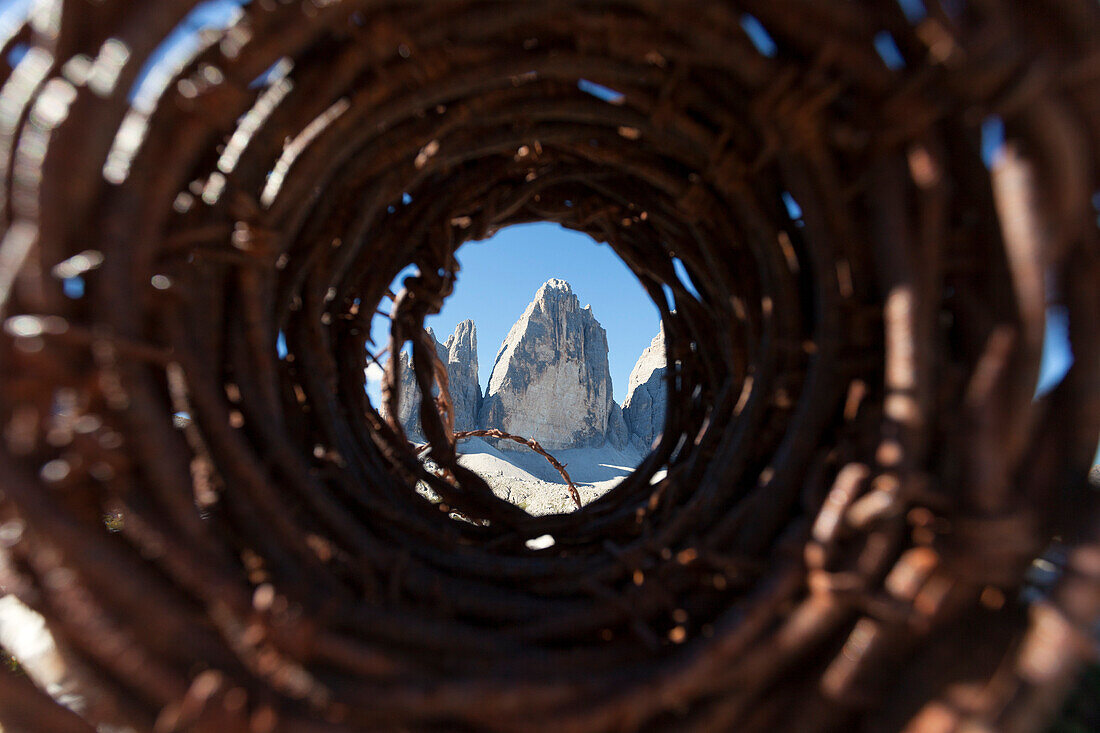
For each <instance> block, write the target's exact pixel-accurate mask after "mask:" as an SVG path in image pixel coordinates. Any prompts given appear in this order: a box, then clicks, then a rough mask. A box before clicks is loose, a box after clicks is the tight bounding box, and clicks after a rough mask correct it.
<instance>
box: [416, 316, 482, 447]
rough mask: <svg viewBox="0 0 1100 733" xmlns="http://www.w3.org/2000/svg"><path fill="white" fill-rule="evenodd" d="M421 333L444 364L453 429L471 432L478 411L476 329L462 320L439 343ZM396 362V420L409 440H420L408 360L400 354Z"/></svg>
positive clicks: (430, 332)
mask: <svg viewBox="0 0 1100 733" xmlns="http://www.w3.org/2000/svg"><path fill="white" fill-rule="evenodd" d="M424 330H426V331H427V332H428V334H429V335H431V337H432V341H433V342H434V343H435V351H436V353H437V354H438V355H439V359H440V361H442V362H443V363H444V364H446V365H447V378H448V379H449V380H450V391H451V401H452V402H453V403H454V410H455V430H475V429H476V428H477V415H478V410H480V408H481V385H480V384H479V383H478V379H477V329H476V328H475V327H474V322H473V321H471V320H465V321H463V322H462V323H459V324H458V326H457V327H456V328H455V332H454V333H453V334H451V335H450V336H448V337H447V341H446V342H444V343H442V344H441V343H439V340H438V339H437V338H436V336H435V332H434V331H433V330H432V329H431V328H426V329H424ZM398 359H399V364H400V366H399V369H398V374H399V386H400V390H401V403H400V407H399V408H398V412H399V414H398V419H399V420H400V422H401V425H402V427H403V428H404V429H405V434H406V435H407V436H408V437H409V438H410V439H411V440H422V439H423V437H424V431H423V429H422V427H421V424H420V388H419V387H418V386H417V384H416V377H415V376H414V374H413V370H412V357H411V356H410V355H409V354H407V353H405V352H401V355H400V356H399V357H398Z"/></svg>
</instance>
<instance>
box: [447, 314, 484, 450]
mask: <svg viewBox="0 0 1100 733" xmlns="http://www.w3.org/2000/svg"><path fill="white" fill-rule="evenodd" d="M443 345H444V347H445V348H446V349H447V356H446V357H445V358H444V362H445V363H446V364H447V377H448V379H449V380H450V391H451V401H452V403H453V404H454V411H455V430H476V429H477V417H478V413H479V412H480V410H481V384H480V383H479V382H478V379H477V328H476V327H475V326H474V322H473V321H471V320H469V319H466V320H465V321H462V322H461V323H459V324H458V325H457V326H456V327H455V332H454V333H452V334H451V335H450V336H448V337H447V341H446V342H445V343H444V344H443Z"/></svg>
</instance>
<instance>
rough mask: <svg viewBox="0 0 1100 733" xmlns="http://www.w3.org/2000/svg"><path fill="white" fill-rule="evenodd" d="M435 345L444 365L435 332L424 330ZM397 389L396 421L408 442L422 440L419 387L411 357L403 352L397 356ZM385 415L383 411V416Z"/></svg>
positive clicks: (443, 353)
mask: <svg viewBox="0 0 1100 733" xmlns="http://www.w3.org/2000/svg"><path fill="white" fill-rule="evenodd" d="M424 330H425V331H427V332H428V335H429V336H431V337H432V342H433V343H434V344H435V353H437V354H439V358H440V359H441V360H443V362H444V363H446V361H447V348H446V347H445V346H444V345H443V344H441V343H439V339H437V338H436V337H435V331H433V330H432V329H431V328H430V327H429V328H425V329H424ZM397 375H398V382H397V384H398V389H399V391H400V394H401V399H400V402H399V403H398V408H397V419H398V421H399V422H400V423H401V427H403V428H404V429H405V435H406V436H407V437H408V438H409V439H410V440H423V438H424V431H423V429H422V428H421V425H420V387H419V386H417V384H416V376H415V375H414V374H413V370H412V356H411V355H410V354H408V353H406V352H404V351H402V352H401V354H400V355H399V356H398V369H397ZM384 413H385V411H384V409H383V414H384Z"/></svg>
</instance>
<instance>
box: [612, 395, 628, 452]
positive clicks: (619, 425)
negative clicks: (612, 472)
mask: <svg viewBox="0 0 1100 733" xmlns="http://www.w3.org/2000/svg"><path fill="white" fill-rule="evenodd" d="M607 442H608V444H609V445H611V446H612V447H613V448H617V449H619V450H622V449H623V448H625V447H626V446H627V445H628V444H629V443H630V429H629V428H627V426H626V420H624V419H623V408H621V407H619V403H618V402H615V401H614V400H612V402H611V411H610V412H609V413H608V415H607Z"/></svg>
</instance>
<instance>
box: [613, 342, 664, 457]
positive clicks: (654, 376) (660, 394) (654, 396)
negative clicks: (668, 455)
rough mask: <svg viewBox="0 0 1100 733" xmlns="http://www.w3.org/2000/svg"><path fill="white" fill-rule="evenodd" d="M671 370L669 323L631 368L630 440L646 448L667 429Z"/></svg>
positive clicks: (628, 397)
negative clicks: (667, 380)
mask: <svg viewBox="0 0 1100 733" xmlns="http://www.w3.org/2000/svg"><path fill="white" fill-rule="evenodd" d="M667 371H668V359H667V357H666V355H665V326H664V323H662V324H661V328H660V331H659V332H658V333H657V335H656V336H655V337H654V338H653V341H651V342H650V344H649V346H647V347H646V348H645V350H644V351H642V355H641V356H640V357H638V362H637V363H636V364H635V365H634V368H633V369H632V370H631V371H630V379H629V381H628V382H627V392H626V399H625V400H624V401H623V420H624V421H625V422H626V426H627V428H628V429H629V430H630V439H631V441H632V442H633V443H634V444H635V445H637V446H638V447H639V448H641V449H643V450H649V449H650V447H652V445H653V441H654V440H656V439H657V437H658V436H659V435H660V434H661V431H662V430H664V424H665V409H666V407H667V405H668V390H667V389H666V387H665V374H666V373H667Z"/></svg>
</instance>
